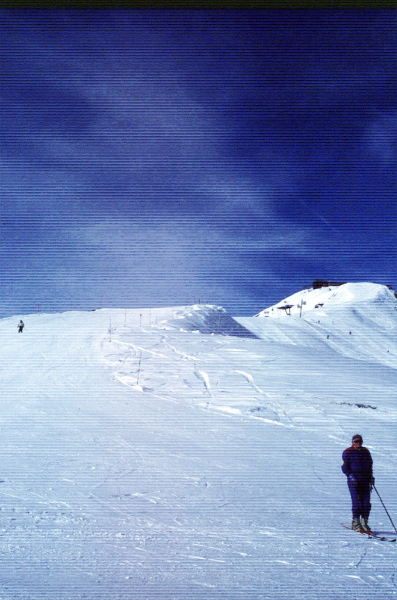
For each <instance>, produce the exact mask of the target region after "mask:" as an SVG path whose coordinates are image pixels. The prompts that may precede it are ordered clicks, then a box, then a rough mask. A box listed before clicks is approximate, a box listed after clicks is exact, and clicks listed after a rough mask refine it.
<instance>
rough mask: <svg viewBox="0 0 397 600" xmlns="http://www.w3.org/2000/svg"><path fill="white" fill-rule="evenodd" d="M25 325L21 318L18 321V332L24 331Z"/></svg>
mask: <svg viewBox="0 0 397 600" xmlns="http://www.w3.org/2000/svg"><path fill="white" fill-rule="evenodd" d="M24 327H25V323H24V322H23V321H22V319H21V320H20V321H19V323H18V333H22V332H23V328H24Z"/></svg>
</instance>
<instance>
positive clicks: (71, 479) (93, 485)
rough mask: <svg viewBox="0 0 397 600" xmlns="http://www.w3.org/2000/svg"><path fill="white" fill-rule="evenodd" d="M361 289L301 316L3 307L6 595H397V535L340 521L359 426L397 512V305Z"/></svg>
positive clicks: (339, 599) (378, 514)
mask: <svg viewBox="0 0 397 600" xmlns="http://www.w3.org/2000/svg"><path fill="white" fill-rule="evenodd" d="M348 285H349V286H350V288H349V287H347V288H346V290H342V289H341V288H340V289H339V292H340V296H339V298H340V299H341V298H342V297H343V298H344V299H343V301H342V302H336V298H338V296H334V297H333V298H331V297H329V298H328V297H327V299H326V298H325V297H323V299H324V303H323V304H324V306H323V307H321V313H323V314H319V310H320V309H315V308H314V307H311V308H310V309H309V306H311V305H310V304H309V303H308V304H307V305H306V308H307V312H305V313H304V314H303V315H302V317H299V314H296V313H295V315H294V314H292V315H291V316H290V317H288V316H285V317H280V316H279V317H277V318H274V319H272V318H258V317H252V318H250V319H247V318H239V319H232V318H231V317H229V316H228V315H227V314H226V313H225V311H223V309H221V308H220V307H203V306H200V305H196V306H193V307H178V308H164V309H152V310H149V309H142V310H132V309H131V310H130V309H128V310H124V309H102V310H98V311H94V312H88V313H83V312H69V313H62V314H53V315H46V314H35V315H27V316H25V317H24V316H22V318H23V320H24V321H25V330H24V333H23V334H18V333H17V323H18V321H19V319H20V318H21V317H20V316H19V315H18V317H16V318H7V319H2V320H1V321H0V333H1V339H2V354H1V363H0V381H1V387H2V390H3V392H2V397H1V409H2V410H1V413H0V433H1V442H2V461H1V472H0V480H1V483H0V492H1V503H0V508H1V510H0V552H1V557H2V560H1V564H0V599H1V600H47V599H48V600H49V599H50V598H51V599H54V600H67V599H68V600H69V599H73V600H83V599H85V600H141V599H142V600H143V599H145V600H152V599H159V598H161V599H162V600H187V599H189V600H204V599H206V600H212V599H213V600H248V599H249V600H253V599H255V600H260V599H269V600H270V599H276V600H281V599H283V600H284V598H287V597H288V598H292V599H293V600H295V599H297V600H299V599H304V598H305V599H307V598H311V599H316V600H317V599H320V598H321V599H324V598H325V599H329V600H367V599H369V598H371V599H373V598H374V599H376V598H378V599H379V600H380V599H382V600H385V599H389V598H394V597H396V577H395V575H396V567H395V563H394V559H395V551H396V550H395V547H394V546H395V545H394V544H392V543H386V542H379V541H376V540H368V539H366V537H364V536H359V535H358V534H356V533H353V532H350V531H347V530H345V529H343V528H341V527H340V523H341V522H345V523H349V520H350V499H349V495H348V491H347V486H346V481H345V477H344V475H343V474H342V473H341V470H340V465H341V453H342V451H343V450H344V448H346V447H347V446H348V445H349V444H350V439H351V436H352V434H354V433H361V434H362V435H363V437H364V442H365V445H366V446H367V447H369V448H370V450H371V452H372V454H373V458H374V463H375V477H376V485H377V489H378V491H379V492H380V494H381V495H382V499H383V500H384V502H385V504H386V505H387V507H388V510H389V512H390V514H391V515H392V516H394V522H397V517H396V513H397V511H396V508H397V505H396V497H395V483H396V464H397V450H396V416H397V409H396V403H395V385H396V370H395V367H396V362H395V361H396V356H397V349H396V343H395V335H394V336H393V328H394V332H395V327H396V315H397V312H396V311H395V308H396V303H395V300H394V297H392V295H391V294H388V293H385V292H384V290H382V289H381V290H379V289H378V291H379V292H381V293H380V294H378V293H377V294H375V295H371V294H370V293H368V294H367V295H364V294H363V295H362V296H361V295H360V294H361V292H359V291H357V290H358V288H357V286H360V285H363V286H365V290H370V287H369V286H372V285H375V284H348ZM352 286H353V287H352ZM342 287H345V286H342ZM378 287H380V288H383V286H378ZM362 289H364V288H362ZM372 289H374V288H372ZM385 289H387V288H385ZM319 291H321V290H319ZM333 291H335V289H334V290H333ZM345 292H346V293H345ZM324 293H325V292H324V290H323V294H324ZM365 293H367V292H365ZM311 294H313V300H314V294H316V295H317V291H311V292H310V291H307V292H299V294H298V298H297V301H300V299H302V298H303V297H307V298H308V299H309V298H311ZM342 294H343V296H342ZM349 294H351V295H350V296H349ZM364 296H365V297H364ZM291 298H292V297H291ZM310 301H311V300H310ZM288 303H291V304H292V301H291V302H289V301H288ZM316 303H317V302H316ZM280 312H281V311H280ZM318 320H320V323H318V322H317V321H318ZM350 331H351V333H350ZM230 333H235V335H230ZM327 336H329V337H327ZM370 522H371V524H372V527H373V528H374V529H375V530H377V531H382V532H388V533H392V532H393V528H392V525H391V523H390V521H389V520H388V517H387V515H386V513H385V511H384V509H383V507H382V505H381V503H380V501H379V500H378V499H377V497H376V496H374V497H373V509H372V513H371V521H370Z"/></svg>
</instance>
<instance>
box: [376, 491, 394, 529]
mask: <svg viewBox="0 0 397 600" xmlns="http://www.w3.org/2000/svg"><path fill="white" fill-rule="evenodd" d="M373 488H374V490H375V492H376V493H377V494H378V496H379V500H380V501H381V502H382V506H383V508H384V509H385V511H386V514H387V516H388V517H389V519H390V522H391V524H392V525H393V527H394V531H395V532H396V533H397V529H396V526H395V525H394V523H393V521H392V518H391V516H390V515H389V513H388V512H387V508H386V506H385V505H384V503H383V500H382V498H381V497H380V494H379V492H378V490H377V489H376V487H375V486H373Z"/></svg>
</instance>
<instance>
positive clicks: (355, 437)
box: [352, 433, 363, 442]
mask: <svg viewBox="0 0 397 600" xmlns="http://www.w3.org/2000/svg"><path fill="white" fill-rule="evenodd" d="M354 440H360V442H362V441H363V438H362V436H361V435H360V434H359V433H356V435H353V437H352V442H354Z"/></svg>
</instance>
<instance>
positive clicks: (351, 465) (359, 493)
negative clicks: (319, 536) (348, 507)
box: [342, 434, 375, 533]
mask: <svg viewBox="0 0 397 600" xmlns="http://www.w3.org/2000/svg"><path fill="white" fill-rule="evenodd" d="M342 459H343V464H342V471H343V472H344V474H345V475H346V476H347V485H348V486H349V491H350V495H351V499H352V513H353V522H352V529H354V530H355V531H360V533H372V532H371V528H370V527H369V525H368V518H369V513H370V512H371V490H372V486H373V485H374V483H375V479H374V478H373V475H372V456H371V453H370V451H369V450H368V448H364V446H363V438H362V437H361V435H360V434H356V435H353V437H352V445H351V446H350V448H346V450H345V451H344V452H343V454H342Z"/></svg>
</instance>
